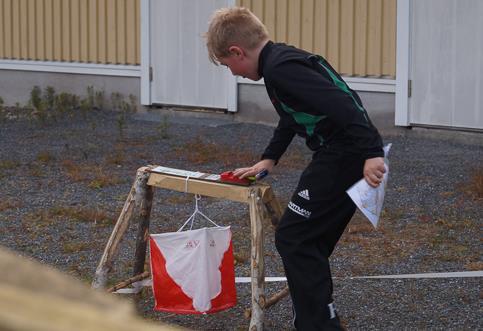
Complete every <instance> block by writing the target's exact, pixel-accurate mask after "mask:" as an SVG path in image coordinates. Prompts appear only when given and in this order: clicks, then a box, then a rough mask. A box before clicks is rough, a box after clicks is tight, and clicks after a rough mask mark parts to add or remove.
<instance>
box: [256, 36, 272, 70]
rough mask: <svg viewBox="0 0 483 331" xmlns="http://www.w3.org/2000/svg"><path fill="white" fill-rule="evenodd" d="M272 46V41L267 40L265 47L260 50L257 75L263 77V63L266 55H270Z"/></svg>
mask: <svg viewBox="0 0 483 331" xmlns="http://www.w3.org/2000/svg"><path fill="white" fill-rule="evenodd" d="M272 46H273V41H271V40H269V41H268V42H267V43H266V44H265V46H264V47H263V48H262V51H261V52H260V55H259V56H258V75H259V76H260V77H263V65H264V63H265V59H266V58H267V56H268V54H269V53H270V51H271V49H272Z"/></svg>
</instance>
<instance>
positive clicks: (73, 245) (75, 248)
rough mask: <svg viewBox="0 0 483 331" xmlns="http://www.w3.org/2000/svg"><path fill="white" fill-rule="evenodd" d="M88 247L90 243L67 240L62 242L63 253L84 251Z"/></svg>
mask: <svg viewBox="0 0 483 331" xmlns="http://www.w3.org/2000/svg"><path fill="white" fill-rule="evenodd" d="M89 248H90V243H83V242H71V241H68V242H65V243H64V244H63V247H62V250H63V251H64V253H67V254H71V253H78V252H81V251H85V250H87V249H89Z"/></svg>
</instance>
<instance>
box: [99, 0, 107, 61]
mask: <svg viewBox="0 0 483 331" xmlns="http://www.w3.org/2000/svg"><path fill="white" fill-rule="evenodd" d="M97 10H98V11H99V13H98V18H99V28H98V29H99V31H98V34H97V36H98V37H99V41H98V43H97V47H98V55H97V56H98V60H99V61H98V62H100V63H107V2H106V0H99V3H98V4H97Z"/></svg>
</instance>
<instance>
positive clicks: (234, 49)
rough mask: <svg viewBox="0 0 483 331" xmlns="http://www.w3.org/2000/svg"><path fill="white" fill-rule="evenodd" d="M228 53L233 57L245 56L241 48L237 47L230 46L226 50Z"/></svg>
mask: <svg viewBox="0 0 483 331" xmlns="http://www.w3.org/2000/svg"><path fill="white" fill-rule="evenodd" d="M228 51H229V52H230V54H231V55H235V56H240V55H244V54H245V51H244V50H243V48H241V47H239V46H230V47H229V48H228Z"/></svg>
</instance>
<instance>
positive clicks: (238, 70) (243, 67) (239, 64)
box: [218, 46, 260, 80]
mask: <svg viewBox="0 0 483 331" xmlns="http://www.w3.org/2000/svg"><path fill="white" fill-rule="evenodd" d="M218 60H219V62H220V64H221V65H224V66H226V67H228V68H230V70H231V73H232V74H233V75H234V76H242V77H244V78H248V79H251V80H259V79H260V76H259V75H258V60H257V61H253V59H252V58H251V57H250V56H249V55H248V56H247V53H246V52H245V51H244V50H243V49H242V48H240V47H237V46H232V47H230V55H229V56H226V57H222V58H219V59H218Z"/></svg>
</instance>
